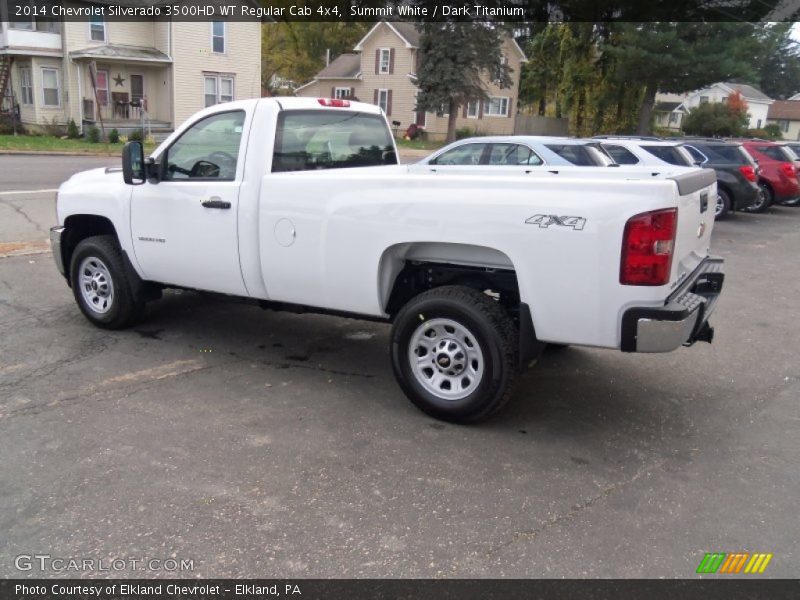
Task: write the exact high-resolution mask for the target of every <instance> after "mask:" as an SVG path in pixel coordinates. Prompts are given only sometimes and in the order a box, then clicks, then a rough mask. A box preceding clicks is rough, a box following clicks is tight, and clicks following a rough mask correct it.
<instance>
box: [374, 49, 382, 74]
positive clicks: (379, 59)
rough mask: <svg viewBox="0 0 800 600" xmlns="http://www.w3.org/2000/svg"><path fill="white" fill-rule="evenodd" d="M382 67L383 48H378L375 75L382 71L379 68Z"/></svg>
mask: <svg viewBox="0 0 800 600" xmlns="http://www.w3.org/2000/svg"><path fill="white" fill-rule="evenodd" d="M380 68H381V49H380V48H377V49H376V50H375V75H377V74H378V73H380V71H379V69H380Z"/></svg>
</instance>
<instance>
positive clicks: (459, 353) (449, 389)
mask: <svg viewBox="0 0 800 600" xmlns="http://www.w3.org/2000/svg"><path fill="white" fill-rule="evenodd" d="M408 361H409V364H410V365H411V372H412V373H413V374H414V378H415V379H416V380H417V383H419V384H420V385H421V386H422V387H423V388H424V389H425V391H427V392H429V393H430V394H433V395H434V396H436V397H437V398H439V399H441V400H447V401H457V400H463V399H464V398H466V397H467V396H469V395H470V394H471V393H472V392H474V391H475V390H476V389H477V387H478V386H479V385H480V382H481V379H482V378H483V372H484V369H485V367H486V365H485V361H484V358H483V351H482V350H481V347H480V345H479V344H478V340H477V339H476V337H475V336H474V335H473V333H472V332H471V331H470V330H469V329H468V328H467V327H465V326H464V325H462V324H461V323H458V322H457V321H453V320H452V319H431V320H430V321H425V322H424V323H421V324H420V325H419V326H418V327H417V328H416V329H415V330H414V333H413V334H412V335H411V340H410V342H409V345H408Z"/></svg>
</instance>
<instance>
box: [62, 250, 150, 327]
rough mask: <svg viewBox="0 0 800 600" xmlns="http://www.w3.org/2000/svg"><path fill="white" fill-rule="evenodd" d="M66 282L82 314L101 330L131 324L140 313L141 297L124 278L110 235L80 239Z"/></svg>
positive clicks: (122, 263)
mask: <svg viewBox="0 0 800 600" xmlns="http://www.w3.org/2000/svg"><path fill="white" fill-rule="evenodd" d="M70 265H71V266H70V282H71V283H72V293H73V295H74V296H75V301H76V302H77V303H78V307H79V308H80V309H81V312H82V313H83V314H84V316H85V317H86V318H87V319H89V321H91V322H92V323H93V324H95V325H97V326H98V327H102V328H104V329H122V328H124V327H128V326H130V325H133V324H134V323H135V322H136V321H137V320H138V319H139V318H140V317H141V316H142V314H143V313H144V308H145V302H144V300H143V299H142V298H141V297H140V296H138V295H137V294H135V293H134V291H133V288H132V287H131V285H130V282H129V280H128V276H127V271H126V269H125V264H124V262H123V260H122V251H121V250H120V248H119V244H118V243H117V240H116V238H115V237H114V236H111V235H98V236H94V237H90V238H86V239H85V240H82V241H81V242H80V243H79V244H78V245H77V247H76V248H75V251H74V252H73V253H72V260H71V263H70Z"/></svg>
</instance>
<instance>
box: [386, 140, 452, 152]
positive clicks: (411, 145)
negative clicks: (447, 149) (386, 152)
mask: <svg viewBox="0 0 800 600" xmlns="http://www.w3.org/2000/svg"><path fill="white" fill-rule="evenodd" d="M442 146H444V142H432V141H430V140H421V139H419V138H417V139H416V140H404V139H399V140H397V147H398V148H399V149H401V150H402V149H403V148H408V149H410V150H431V151H433V150H438V149H439V148H441V147H442Z"/></svg>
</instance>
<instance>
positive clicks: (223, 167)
mask: <svg viewBox="0 0 800 600" xmlns="http://www.w3.org/2000/svg"><path fill="white" fill-rule="evenodd" d="M245 121H246V113H245V112H244V111H242V110H236V111H228V112H220V113H215V114H213V115H210V116H207V117H204V118H202V119H200V120H199V121H197V122H196V123H194V124H193V125H192V126H191V127H190V128H189V129H187V130H186V131H184V132H183V134H182V135H181V136H180V137H179V138H178V139H177V140H175V141H174V142H173V143H172V145H170V146H169V148H167V150H166V151H164V152H163V153H162V155H161V156H160V157H159V158H158V159H157V160H158V161H159V162H160V163H161V165H162V168H161V171H162V174H161V181H159V182H157V183H151V182H150V181H147V182H146V183H144V184H143V185H139V186H134V187H133V191H132V196H131V233H132V237H133V248H134V252H135V254H136V260H137V262H138V264H139V267H140V268H141V270H142V271H143V273H144V276H145V278H146V279H148V280H150V281H157V282H160V283H166V284H173V285H179V286H185V287H190V288H197V289H202V290H208V291H214V292H222V293H226V294H234V295H240V296H246V295H247V289H246V288H245V285H244V281H243V279H242V273H241V269H240V267H239V247H238V236H237V226H236V220H237V212H238V210H237V209H238V201H239V186H240V184H241V180H242V174H243V172H244V168H243V167H244V165H243V164H242V162H243V160H244V155H245V153H244V144H245V143H246V136H245V135H243V132H244V131H246V130H245Z"/></svg>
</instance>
